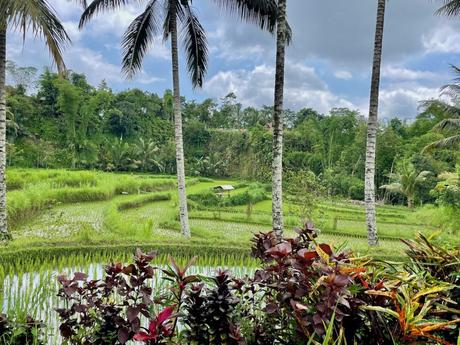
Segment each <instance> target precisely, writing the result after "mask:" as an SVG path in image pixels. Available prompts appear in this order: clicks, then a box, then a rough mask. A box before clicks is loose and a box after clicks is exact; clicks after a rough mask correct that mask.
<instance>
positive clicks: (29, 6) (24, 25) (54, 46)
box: [0, 0, 70, 240]
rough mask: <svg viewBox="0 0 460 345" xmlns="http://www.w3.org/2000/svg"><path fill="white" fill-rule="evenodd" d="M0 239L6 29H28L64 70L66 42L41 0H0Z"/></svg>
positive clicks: (1, 231)
mask: <svg viewBox="0 0 460 345" xmlns="http://www.w3.org/2000/svg"><path fill="white" fill-rule="evenodd" d="M0 8H1V9H2V10H1V13H0V240H8V239H9V238H10V235H9V233H8V227H7V219H6V217H7V214H6V181H5V167H6V97H5V79H6V35H7V29H8V27H11V28H14V29H16V30H19V31H21V32H23V33H24V35H25V32H26V30H28V29H31V30H32V31H33V32H34V33H35V35H37V36H41V37H43V38H44V40H45V42H46V44H47V46H48V48H49V50H50V53H51V56H52V57H53V59H54V61H55V62H56V65H57V66H58V68H59V69H60V70H64V69H65V66H64V60H63V58H62V48H63V47H64V46H65V45H66V44H67V43H68V42H69V41H70V39H69V37H68V36H67V33H66V32H65V30H64V27H63V26H62V24H61V22H60V21H59V19H58V18H57V16H56V14H55V13H54V11H53V10H52V8H51V7H50V6H49V5H48V3H47V2H46V1H44V0H0Z"/></svg>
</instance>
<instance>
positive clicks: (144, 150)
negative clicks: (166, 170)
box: [134, 138, 163, 171]
mask: <svg viewBox="0 0 460 345" xmlns="http://www.w3.org/2000/svg"><path fill="white" fill-rule="evenodd" d="M158 151H159V149H158V146H156V144H155V142H153V140H148V141H146V140H144V138H140V139H139V141H138V142H137V143H136V144H135V145H134V153H135V155H136V158H137V161H138V162H139V168H140V169H141V170H142V171H147V169H148V168H149V167H151V166H152V165H153V166H155V167H156V168H157V169H158V170H160V171H163V166H162V165H161V164H160V163H159V162H158V161H157V160H156V159H155V158H154V157H155V155H157V154H158Z"/></svg>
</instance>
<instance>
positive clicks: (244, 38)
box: [7, 0, 460, 119]
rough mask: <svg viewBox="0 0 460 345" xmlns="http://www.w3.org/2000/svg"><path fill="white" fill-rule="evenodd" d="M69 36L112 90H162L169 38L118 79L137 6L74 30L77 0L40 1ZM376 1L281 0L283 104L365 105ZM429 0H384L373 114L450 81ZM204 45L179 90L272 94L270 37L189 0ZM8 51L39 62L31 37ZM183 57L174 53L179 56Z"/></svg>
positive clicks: (387, 113) (458, 38) (83, 61)
mask: <svg viewBox="0 0 460 345" xmlns="http://www.w3.org/2000/svg"><path fill="white" fill-rule="evenodd" d="M48 1H49V3H50V4H51V5H52V6H53V7H54V9H55V10H56V12H57V13H58V15H59V17H60V18H61V19H62V21H63V22H64V25H65V27H66V29H67V31H68V33H69V35H70V37H71V38H72V41H73V44H72V46H70V47H68V48H67V49H66V51H65V61H66V64H67V67H68V68H70V69H72V70H74V71H77V72H84V73H86V74H87V76H88V80H89V81H90V82H91V83H92V84H94V85H97V84H99V82H100V81H101V80H102V79H105V80H106V81H107V82H108V84H109V85H110V86H111V87H112V88H113V89H114V90H124V89H127V88H133V87H138V88H141V89H143V90H147V91H150V92H156V93H159V94H162V93H163V91H164V90H165V89H168V88H171V66H170V65H171V61H170V56H169V46H168V45H164V44H163V42H162V41H161V39H158V40H157V42H156V44H154V45H153V46H152V47H151V49H150V52H149V54H148V55H147V57H146V59H145V63H144V68H143V70H142V71H141V72H140V73H139V74H138V75H137V76H136V77H135V78H134V79H133V80H126V79H124V78H123V76H122V75H121V73H120V61H121V53H120V48H119V47H120V37H121V35H122V33H123V31H124V30H125V29H126V27H127V26H128V25H129V23H130V21H131V20H132V19H133V18H134V17H135V16H136V15H137V14H139V13H140V11H141V10H142V5H139V2H141V3H142V2H144V3H145V2H146V1H133V5H130V6H127V7H125V8H123V9H122V10H119V11H117V12H112V13H104V14H101V15H99V16H98V17H97V18H96V19H95V20H94V21H93V22H92V23H90V24H89V25H88V26H87V27H86V28H85V29H84V30H82V31H79V30H78V28H77V26H78V19H79V16H80V14H81V8H79V7H78V6H77V5H75V4H74V2H71V1H69V0H48ZM376 3H377V1H371V0H347V1H343V0H321V1H318V0H288V16H289V21H290V24H291V26H292V28H293V43H292V45H291V46H290V47H289V48H288V51H287V62H286V92H285V104H286V106H287V107H289V108H291V109H294V110H297V109H300V108H303V107H311V108H314V109H316V110H318V111H320V112H323V113H327V111H328V110H329V109H330V108H332V107H350V108H353V109H358V110H360V111H361V112H362V113H363V114H364V115H366V113H367V108H368V97H369V84H370V71H371V62H372V48H373V38H374V29H375V15H376ZM439 5H440V1H439V0H393V1H389V2H388V5H387V16H386V27H385V36H384V53H383V66H382V87H381V106H380V115H381V117H382V118H389V117H393V116H398V117H401V118H405V119H411V118H414V117H415V115H416V113H417V108H418V104H419V101H421V100H424V99H428V98H434V97H437V96H438V93H439V87H440V86H441V85H443V84H445V83H447V82H449V81H450V80H451V79H452V77H453V76H452V74H451V73H450V70H449V64H460V61H459V60H460V59H459V58H460V18H459V19H446V18H443V17H439V16H434V15H433V13H434V12H435V10H436V8H437V7H438V6H439ZM193 6H194V7H195V8H196V10H197V12H198V14H199V17H200V19H201V22H202V24H203V26H204V27H205V29H206V31H207V34H208V39H209V44H210V64H209V72H208V75H207V78H206V83H205V85H204V87H203V89H201V90H193V89H192V87H191V84H190V82H189V81H188V76H187V73H186V69H185V66H184V65H183V64H182V70H181V72H182V75H181V81H182V94H183V95H185V96H186V97H187V98H189V99H197V100H202V99H204V98H208V97H210V98H214V99H216V100H219V99H220V98H222V97H224V96H225V95H226V94H227V93H229V92H234V93H235V94H236V95H237V97H238V99H239V101H240V102H241V103H243V104H244V105H246V106H262V105H264V104H267V105H269V104H271V103H272V102H273V83H274V57H275V41H274V37H272V36H271V35H270V34H268V33H265V32H261V31H260V30H259V29H258V28H257V27H256V26H254V25H251V24H244V23H241V22H239V21H238V20H237V19H236V18H234V17H232V16H230V15H227V14H225V13H223V12H222V11H221V10H220V9H219V8H218V7H217V6H216V5H215V4H214V3H213V0H194V1H193ZM7 54H8V59H10V60H13V61H15V62H16V63H17V64H19V65H27V66H36V67H38V68H43V67H44V66H49V65H50V64H51V60H50V58H49V55H48V53H46V48H45V46H44V45H43V44H42V43H41V42H40V40H37V39H34V38H33V37H32V36H31V35H28V36H27V39H26V42H25V44H23V42H22V39H21V36H20V35H18V34H17V33H15V32H10V33H9V36H8V49H7ZM182 61H183V59H182Z"/></svg>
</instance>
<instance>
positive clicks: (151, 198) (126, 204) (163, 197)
mask: <svg viewBox="0 0 460 345" xmlns="http://www.w3.org/2000/svg"><path fill="white" fill-rule="evenodd" d="M167 200H171V194H169V193H167V194H165V193H164V194H158V193H157V194H151V195H142V196H140V197H137V198H135V199H132V200H129V201H121V202H119V203H118V204H117V209H118V211H123V210H128V209H131V208H137V207H140V206H143V205H146V204H149V203H152V202H157V201H167Z"/></svg>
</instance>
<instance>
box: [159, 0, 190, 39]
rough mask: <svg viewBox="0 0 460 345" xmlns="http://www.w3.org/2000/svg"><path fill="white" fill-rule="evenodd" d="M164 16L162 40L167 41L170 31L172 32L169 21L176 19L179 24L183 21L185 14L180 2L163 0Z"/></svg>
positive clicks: (179, 0) (180, 0)
mask: <svg viewBox="0 0 460 345" xmlns="http://www.w3.org/2000/svg"><path fill="white" fill-rule="evenodd" d="M164 16H165V21H164V24H163V40H164V41H167V40H168V38H169V35H170V34H171V31H172V30H174V28H173V25H172V21H171V19H172V18H173V17H176V19H179V21H180V22H183V21H184V16H185V13H184V9H183V8H182V0H165V8H164Z"/></svg>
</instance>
